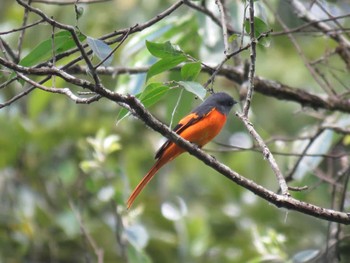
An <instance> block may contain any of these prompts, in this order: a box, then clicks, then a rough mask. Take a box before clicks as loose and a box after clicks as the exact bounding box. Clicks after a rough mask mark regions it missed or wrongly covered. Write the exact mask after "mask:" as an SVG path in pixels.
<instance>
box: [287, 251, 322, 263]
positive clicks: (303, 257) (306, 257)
mask: <svg viewBox="0 0 350 263" xmlns="http://www.w3.org/2000/svg"><path fill="white" fill-rule="evenodd" d="M319 253H320V251H319V250H317V249H307V250H303V251H300V252H298V253H297V254H295V255H294V256H293V262H294V263H306V262H311V260H312V259H315V258H316V257H317V256H318V255H319Z"/></svg>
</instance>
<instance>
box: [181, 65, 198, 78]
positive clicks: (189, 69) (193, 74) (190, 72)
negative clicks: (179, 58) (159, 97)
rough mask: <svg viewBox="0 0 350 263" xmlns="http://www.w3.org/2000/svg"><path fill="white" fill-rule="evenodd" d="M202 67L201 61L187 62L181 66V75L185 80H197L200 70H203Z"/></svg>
mask: <svg viewBox="0 0 350 263" xmlns="http://www.w3.org/2000/svg"><path fill="white" fill-rule="evenodd" d="M201 69H202V67H201V63H200V62H191V63H186V64H185V65H183V67H182V68H181V77H182V78H183V79H184V80H195V79H196V78H197V76H198V74H199V72H201Z"/></svg>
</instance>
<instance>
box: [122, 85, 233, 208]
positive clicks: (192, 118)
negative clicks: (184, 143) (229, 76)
mask: <svg viewBox="0 0 350 263" xmlns="http://www.w3.org/2000/svg"><path fill="white" fill-rule="evenodd" d="M236 103H237V102H236V101H235V100H234V99H233V98H232V97H231V96H229V95H228V94H226V93H224V92H218V93H214V94H212V95H211V96H210V97H208V98H207V100H206V101H204V102H203V103H202V104H200V105H199V106H198V107H197V108H195V109H194V110H193V111H191V113H190V114H188V115H187V116H185V117H184V118H182V119H181V120H180V122H179V123H178V124H177V125H176V126H175V128H174V131H175V132H176V133H177V134H179V135H180V136H181V137H182V138H184V139H186V140H188V141H190V142H192V143H194V144H196V145H198V147H202V146H204V145H205V144H207V143H208V142H210V141H211V140H212V139H213V138H214V137H215V136H216V135H217V134H218V133H219V132H220V131H221V129H222V127H223V126H224V125H225V122H226V117H227V115H228V113H229V112H230V110H231V108H232V106H233V105H234V104H236ZM183 152H185V150H184V149H182V148H181V147H179V146H177V145H176V144H175V143H173V142H171V141H169V140H168V141H166V142H165V143H164V144H163V145H162V146H161V147H160V149H159V150H158V151H157V153H156V156H155V158H156V159H157V161H156V163H155V164H154V165H153V166H152V168H151V169H150V170H149V172H148V173H147V174H146V175H145V176H144V177H143V179H142V180H141V182H140V183H139V184H138V185H137V186H136V188H135V189H134V191H133V192H132V193H131V195H130V197H129V199H128V201H127V208H128V209H129V208H130V207H131V205H132V204H133V202H134V201H135V199H136V197H137V196H138V195H139V193H140V192H141V191H142V189H143V188H144V187H145V186H146V185H147V184H148V182H149V181H150V180H151V179H152V177H153V176H154V175H155V174H156V173H157V171H158V170H159V169H160V168H161V167H162V166H163V165H165V164H166V163H168V162H170V161H171V160H173V159H175V158H176V157H177V156H178V155H180V154H181V153H183Z"/></svg>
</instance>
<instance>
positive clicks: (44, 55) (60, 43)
mask: <svg viewBox="0 0 350 263" xmlns="http://www.w3.org/2000/svg"><path fill="white" fill-rule="evenodd" d="M78 37H79V40H80V41H84V40H85V39H86V37H85V36H84V35H83V34H79V36H78ZM74 46H75V42H74V40H73V37H72V35H71V34H70V33H69V32H68V31H60V32H58V33H56V34H55V35H54V48H55V49H54V50H53V49H52V47H53V43H52V38H51V37H50V38H49V39H46V40H45V41H43V42H41V43H40V44H39V45H38V46H36V47H35V48H34V49H33V50H32V51H31V52H30V53H29V54H28V55H26V56H25V57H24V58H22V59H21V61H20V62H19V65H21V66H26V67H29V66H33V65H35V64H37V63H39V62H43V61H45V60H46V59H49V58H50V57H52V56H53V54H55V55H57V54H60V53H63V52H65V51H67V50H69V49H71V48H73V47H74Z"/></svg>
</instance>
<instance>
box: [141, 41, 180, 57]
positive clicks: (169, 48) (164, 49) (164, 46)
mask: <svg viewBox="0 0 350 263" xmlns="http://www.w3.org/2000/svg"><path fill="white" fill-rule="evenodd" d="M146 47H147V49H148V51H149V52H150V53H151V54H152V55H153V56H155V57H157V58H170V57H179V56H183V54H184V53H183V52H182V50H181V49H180V48H179V47H177V46H174V45H173V44H171V43H170V42H169V41H167V42H165V43H156V42H151V41H147V40H146Z"/></svg>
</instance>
